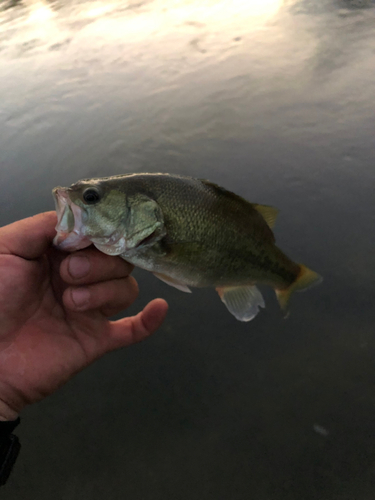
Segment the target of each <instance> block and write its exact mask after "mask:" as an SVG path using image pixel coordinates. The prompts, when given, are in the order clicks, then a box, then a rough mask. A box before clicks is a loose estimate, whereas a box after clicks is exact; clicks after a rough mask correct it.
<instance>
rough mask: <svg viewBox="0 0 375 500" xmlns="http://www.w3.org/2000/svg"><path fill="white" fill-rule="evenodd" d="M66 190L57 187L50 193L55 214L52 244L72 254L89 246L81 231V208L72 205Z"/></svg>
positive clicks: (89, 242) (88, 241) (89, 243)
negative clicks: (54, 231)
mask: <svg viewBox="0 0 375 500" xmlns="http://www.w3.org/2000/svg"><path fill="white" fill-rule="evenodd" d="M68 190H69V189H68V188H62V187H57V188H55V189H54V190H53V191H52V194H53V197H54V200H55V208H56V214H57V224H56V227H55V229H56V232H57V234H56V236H55V237H54V239H53V244H54V246H55V247H57V248H58V249H59V250H64V251H66V252H73V251H74V250H80V249H81V248H86V247H88V246H89V245H91V241H90V240H89V239H88V238H87V236H85V234H84V231H83V227H84V226H83V221H82V214H83V210H82V208H81V207H79V206H78V205H76V204H75V203H73V202H72V201H71V199H70V197H69V193H68Z"/></svg>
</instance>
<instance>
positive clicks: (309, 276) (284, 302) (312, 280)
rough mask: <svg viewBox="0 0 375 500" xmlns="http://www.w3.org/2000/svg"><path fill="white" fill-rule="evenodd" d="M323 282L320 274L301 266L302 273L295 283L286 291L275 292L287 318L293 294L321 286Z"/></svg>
mask: <svg viewBox="0 0 375 500" xmlns="http://www.w3.org/2000/svg"><path fill="white" fill-rule="evenodd" d="M322 281H323V278H322V277H321V276H320V275H319V274H318V273H316V272H314V271H312V270H311V269H309V268H308V267H306V266H304V265H303V264H300V272H299V275H298V276H297V278H296V279H295V281H293V283H292V284H291V285H289V286H288V288H285V289H284V290H275V292H276V297H277V300H278V301H279V304H280V307H281V309H282V311H283V312H284V313H285V317H286V316H287V315H288V304H289V299H290V296H291V294H292V293H293V292H296V291H299V292H302V291H304V290H306V289H307V288H310V287H312V286H315V285H319V283H321V282H322Z"/></svg>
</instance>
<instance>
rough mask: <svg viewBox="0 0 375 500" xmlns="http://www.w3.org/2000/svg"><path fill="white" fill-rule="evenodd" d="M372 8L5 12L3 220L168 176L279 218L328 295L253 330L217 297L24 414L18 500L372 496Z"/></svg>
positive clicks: (197, 4) (274, 309)
mask: <svg viewBox="0 0 375 500" xmlns="http://www.w3.org/2000/svg"><path fill="white" fill-rule="evenodd" d="M374 51H375V5H374V2H371V1H365V0H363V1H359V0H357V1H349V0H348V1H344V0H341V1H340V0H315V1H308V0H301V1H294V0H290V1H282V0H263V1H262V2H260V1H255V0H247V1H240V0H231V1H229V0H228V1H224V0H221V1H220V0H217V1H214V0H206V1H203V0H200V1H199V0H190V1H189V0H186V1H172V0H149V1H139V2H126V1H124V2H119V1H114V2H110V1H109V2H100V1H97V2H95V1H93V0H92V1H73V0H71V1H69V0H67V1H65V2H62V1H41V2H35V1H33V0H29V1H16V0H13V1H9V2H6V1H3V2H2V3H1V10H0V96H1V101H0V151H1V155H0V179H1V182H0V224H6V223H9V222H12V221H14V220H16V219H20V218H23V217H26V216H29V215H31V214H34V213H37V212H41V211H45V210H50V209H51V208H53V201H52V197H51V193H50V191H51V189H52V188H53V187H54V186H56V185H68V184H70V183H72V182H75V181H76V180H78V179H80V178H85V177H93V176H105V175H111V174H119V173H130V172H171V173H177V174H183V175H191V176H196V177H201V178H208V179H210V180H212V181H214V182H216V183H218V184H221V185H223V186H225V187H226V188H228V189H232V190H233V191H235V192H237V193H238V194H240V195H242V196H244V197H245V198H247V199H249V200H250V201H253V202H258V203H264V204H269V205H274V206H276V207H278V208H279V209H280V215H279V218H278V222H277V225H276V228H275V235H276V238H277V242H278V245H279V246H280V247H281V248H282V249H283V250H284V251H285V252H286V253H287V254H288V255H290V256H291V257H292V258H293V259H295V260H296V261H297V262H303V263H305V264H307V265H308V266H309V267H311V268H312V269H314V270H316V271H318V272H319V273H320V274H322V275H323V276H324V282H323V284H322V285H321V286H320V287H317V288H315V289H313V290H311V291H309V292H306V293H305V294H300V295H297V296H296V297H294V298H293V303H292V314H291V315H290V317H289V318H288V320H286V321H284V320H283V319H282V316H281V314H280V311H279V310H278V306H277V303H276V299H275V297H274V294H273V292H272V291H270V290H265V298H266V302H267V308H266V310H264V311H262V312H261V313H260V314H259V315H258V316H257V318H256V319H255V320H254V321H252V322H250V323H247V324H241V323H239V322H237V321H236V320H235V319H234V318H233V317H232V316H231V315H230V314H229V313H228V312H227V311H226V309H225V307H224V306H223V305H222V304H221V302H220V300H219V299H218V297H217V295H216V293H215V292H214V291H213V290H198V291H194V293H193V294H192V295H190V296H189V295H186V294H182V293H179V292H178V291H177V290H175V289H172V288H169V287H168V286H167V285H165V284H163V283H161V282H160V281H158V280H156V278H154V277H153V276H152V275H150V274H148V273H146V272H142V271H138V270H136V271H135V276H136V278H137V279H138V281H139V284H140V297H139V299H138V300H137V302H136V303H135V304H134V305H133V306H132V307H131V308H130V310H129V313H134V312H136V311H137V310H139V309H140V308H141V307H142V306H143V305H144V304H145V303H146V302H147V301H149V300H151V299H152V298H154V297H156V296H162V297H164V298H166V299H167V300H168V302H169V303H170V313H169V316H168V319H167V321H166V323H165V325H164V326H163V327H162V328H161V329H160V331H159V332H158V333H157V334H156V335H155V336H154V337H153V338H152V339H149V340H148V341H147V342H144V343H142V344H140V345H137V346H134V347H131V348H129V349H124V350H121V351H119V352H116V353H111V354H109V355H107V356H106V357H104V358H103V359H102V360H100V361H98V362H97V363H95V364H94V365H93V366H92V367H90V368H88V369H87V370H85V371H84V372H82V373H81V374H80V375H78V376H77V377H76V378H75V379H74V380H72V381H71V382H70V383H69V384H67V386H66V387H64V388H63V389H62V390H60V391H59V392H58V393H57V394H55V395H53V396H52V397H50V398H47V399H46V400H45V401H43V402H41V403H39V404H37V405H34V406H33V407H30V408H28V409H27V410H25V412H24V414H23V422H22V425H21V426H20V427H19V431H17V432H18V435H19V436H20V438H21V441H22V443H23V450H22V454H21V456H20V458H19V460H18V462H17V465H16V468H15V471H14V473H13V475H12V477H11V479H10V481H9V484H8V485H7V487H6V488H4V491H3V492H2V494H3V497H4V498H5V499H9V500H13V499H17V500H21V499H28V500H29V499H30V498H38V500H44V499H46V500H47V499H48V500H50V499H51V498H61V499H64V500H73V499H74V500H75V499H79V500H81V499H90V500H95V499H98V500H99V499H102V498H103V497H108V498H111V500H116V499H123V498H124V497H127V498H130V499H132V500H141V499H142V500H157V499H160V500H161V499H163V500H164V499H168V498H176V499H181V500H185V499H186V500H193V499H194V500H195V499H197V498H199V499H201V500H208V499H210V500H211V499H214V500H219V499H225V500H228V499H231V500H243V499H246V500H247V499H249V498H251V499H253V500H283V499H291V500H294V499H295V500H302V499H303V500H310V499H311V500H312V499H317V500H332V499H340V500H353V499H356V500H372V499H373V497H374V493H373V491H374V485H375V435H374V433H375V424H374V418H373V416H374V413H375V397H374V394H375V392H374V384H375V340H374V333H375V332H374V324H375V323H374V321H375V312H374V307H373V297H374V292H375V285H374V276H375V263H374V246H375V236H374V230H373V228H374V223H375V210H374V187H375V173H374V172H375V170H374V164H375V152H374V151H375V148H374V146H375V140H374V130H375V118H374V117H375V101H374V98H373V96H374V95H375V80H374V67H375V56H374V53H375V52H374Z"/></svg>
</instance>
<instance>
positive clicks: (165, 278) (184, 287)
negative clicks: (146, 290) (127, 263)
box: [153, 273, 191, 293]
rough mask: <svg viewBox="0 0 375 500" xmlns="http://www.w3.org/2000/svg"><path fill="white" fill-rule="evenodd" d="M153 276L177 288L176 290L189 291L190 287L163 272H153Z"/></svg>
mask: <svg viewBox="0 0 375 500" xmlns="http://www.w3.org/2000/svg"><path fill="white" fill-rule="evenodd" d="M153 274H154V276H156V277H157V278H159V280H161V281H164V283H167V285H170V286H173V287H175V288H177V290H180V291H181V292H186V293H191V290H190V288H189V287H188V286H187V285H185V284H184V283H180V282H179V281H176V280H174V279H172V278H170V277H169V276H165V274H161V273H153Z"/></svg>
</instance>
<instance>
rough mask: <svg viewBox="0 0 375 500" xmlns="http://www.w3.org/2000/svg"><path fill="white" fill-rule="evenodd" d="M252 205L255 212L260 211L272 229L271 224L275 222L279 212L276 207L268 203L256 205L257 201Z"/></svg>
mask: <svg viewBox="0 0 375 500" xmlns="http://www.w3.org/2000/svg"><path fill="white" fill-rule="evenodd" d="M253 207H254V208H255V210H256V211H257V212H259V213H260V215H261V216H262V217H263V219H264V220H265V221H266V222H267V224H268V226H269V227H270V228H271V229H273V226H274V225H275V222H276V217H277V214H278V213H279V211H278V210H277V208H274V207H270V206H268V205H258V204H257V203H254V204H253Z"/></svg>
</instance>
